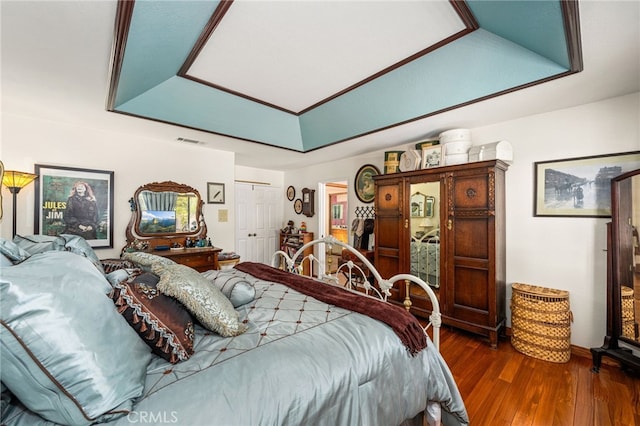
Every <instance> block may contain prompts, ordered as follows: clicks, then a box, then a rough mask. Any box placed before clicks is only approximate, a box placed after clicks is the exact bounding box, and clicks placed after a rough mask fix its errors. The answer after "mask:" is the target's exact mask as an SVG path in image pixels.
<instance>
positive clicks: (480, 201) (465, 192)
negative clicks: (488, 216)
mask: <svg viewBox="0 0 640 426" xmlns="http://www.w3.org/2000/svg"><path fill="white" fill-rule="evenodd" d="M488 186H489V185H488V182H487V178H486V177H485V176H471V177H458V178H456V179H455V182H454V190H453V194H454V198H453V202H454V208H463V209H466V208H471V209H482V208H484V209H487V208H488V206H489V188H488Z"/></svg>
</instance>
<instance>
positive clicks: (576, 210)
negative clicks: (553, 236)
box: [534, 151, 640, 217]
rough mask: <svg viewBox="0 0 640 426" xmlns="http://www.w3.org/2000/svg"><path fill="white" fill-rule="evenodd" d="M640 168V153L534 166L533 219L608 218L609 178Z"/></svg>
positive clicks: (555, 161) (541, 163)
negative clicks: (563, 217)
mask: <svg viewBox="0 0 640 426" xmlns="http://www.w3.org/2000/svg"><path fill="white" fill-rule="evenodd" d="M638 168H640V151H633V152H623V153H618V154H607V155H596V156H590V157H578V158H568V159H564V160H552V161H540V162H536V163H534V172H535V193H534V197H535V199H534V216H573V217H610V216H611V178H614V177H616V176H618V175H620V174H622V173H626V172H628V171H631V170H635V169H638Z"/></svg>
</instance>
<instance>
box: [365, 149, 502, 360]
mask: <svg viewBox="0 0 640 426" xmlns="http://www.w3.org/2000/svg"><path fill="white" fill-rule="evenodd" d="M507 168H508V165H507V164H506V163H504V162H502V161H500V160H493V161H483V162H476V163H467V164H459V165H453V166H444V167H438V168H432V169H423V170H416V171H412V172H404V173H396V174H394V175H380V176H376V177H375V178H374V181H375V208H376V211H375V214H376V220H375V232H374V234H375V247H374V251H375V262H374V263H375V265H376V268H377V269H378V270H379V271H380V273H381V274H383V275H386V276H390V275H393V274H396V273H400V272H402V271H412V273H414V274H416V275H418V276H421V278H422V277H424V278H426V280H425V281H429V284H431V286H432V288H433V289H434V290H435V291H436V293H437V295H438V297H439V300H440V305H441V307H442V319H443V322H444V323H445V324H449V325H452V326H455V327H459V328H462V329H465V330H468V331H471V332H474V333H478V334H481V335H484V336H487V337H489V340H490V344H491V346H492V347H496V346H497V344H498V334H499V333H500V331H501V330H502V329H503V327H504V326H505V321H506V318H505V315H506V314H505V303H506V302H505V297H506V296H505V276H506V268H505V220H504V219H505V187H504V181H505V172H506V170H507ZM418 192H420V193H421V194H424V195H425V196H426V197H432V198H429V200H430V203H431V206H432V207H431V208H432V212H433V215H432V217H430V218H428V219H427V218H425V217H420V216H412V214H411V213H412V209H411V198H412V197H411V195H412V194H416V193H418ZM438 205H439V207H438ZM412 253H413V255H414V256H413V257H414V260H413V264H412ZM416 256H427V257H426V258H425V259H424V262H419V261H418V259H415V257H416ZM412 265H413V267H414V268H415V271H414V270H413V269H412ZM436 267H437V268H436ZM421 274H422V275H421ZM390 291H391V296H390V299H391V300H392V301H395V302H396V303H405V299H406V297H407V296H411V311H412V312H413V313H415V314H416V315H418V316H428V315H429V313H430V312H431V305H430V302H429V300H428V299H427V298H426V297H425V295H424V294H420V289H418V288H415V289H414V288H411V289H407V288H405V287H404V286H399V287H394V288H392V289H391V290H390Z"/></svg>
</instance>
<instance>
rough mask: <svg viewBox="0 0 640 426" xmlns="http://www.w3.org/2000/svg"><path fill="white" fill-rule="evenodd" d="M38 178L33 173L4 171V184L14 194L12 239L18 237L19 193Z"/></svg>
mask: <svg viewBox="0 0 640 426" xmlns="http://www.w3.org/2000/svg"><path fill="white" fill-rule="evenodd" d="M37 177H38V175H34V174H33V173H27V172H16V171H15V170H5V171H4V176H3V177H2V184H3V185H4V186H6V187H7V189H8V190H9V191H11V193H12V194H13V235H12V237H11V238H13V237H15V236H16V218H17V217H18V216H17V214H16V213H17V212H16V200H17V199H18V192H20V190H21V189H22V188H24V187H25V186H27V185H29V184H30V183H31V182H33V181H34V180H35V179H36V178H37Z"/></svg>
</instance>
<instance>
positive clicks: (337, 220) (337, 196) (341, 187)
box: [319, 180, 349, 272]
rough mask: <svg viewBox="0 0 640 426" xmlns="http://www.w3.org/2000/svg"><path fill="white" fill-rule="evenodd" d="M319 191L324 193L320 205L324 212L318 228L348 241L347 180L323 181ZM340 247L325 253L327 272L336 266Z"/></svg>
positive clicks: (324, 233) (326, 233) (324, 232)
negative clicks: (321, 188)
mask: <svg viewBox="0 0 640 426" xmlns="http://www.w3.org/2000/svg"><path fill="white" fill-rule="evenodd" d="M322 185H323V187H324V188H323V189H324V190H321V191H320V193H321V194H322V193H324V195H323V198H322V203H323V204H324V206H320V209H322V212H323V213H324V215H323V219H322V222H321V223H320V226H319V228H320V229H321V234H322V235H332V236H333V237H335V238H336V239H337V240H339V241H342V242H344V243H349V225H348V224H349V222H348V219H349V197H348V192H349V188H348V184H347V181H346V180H344V181H332V182H325V183H324V184H322ZM341 253H342V248H341V247H338V246H336V247H335V248H333V250H332V252H331V253H326V254H325V259H324V265H325V268H326V270H327V272H334V271H335V269H336V268H337V267H338V261H339V260H340V254H341Z"/></svg>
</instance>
